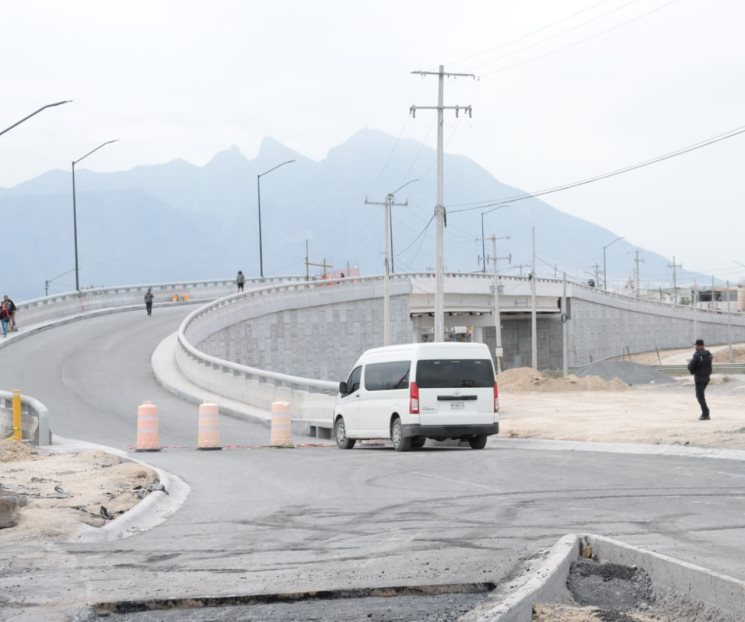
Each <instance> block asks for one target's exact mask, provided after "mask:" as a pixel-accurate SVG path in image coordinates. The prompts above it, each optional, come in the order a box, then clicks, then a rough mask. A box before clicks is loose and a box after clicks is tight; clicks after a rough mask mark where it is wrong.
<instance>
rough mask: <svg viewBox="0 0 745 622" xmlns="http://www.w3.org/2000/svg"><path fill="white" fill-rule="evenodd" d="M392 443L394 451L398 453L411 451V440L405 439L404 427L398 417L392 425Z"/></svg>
mask: <svg viewBox="0 0 745 622" xmlns="http://www.w3.org/2000/svg"><path fill="white" fill-rule="evenodd" d="M391 442H392V443H393V449H395V450H396V451H409V449H411V438H405V437H404V426H403V425H402V424H401V420H400V419H399V418H398V417H396V418H395V419H394V420H393V425H391Z"/></svg>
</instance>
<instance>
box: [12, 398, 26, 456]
mask: <svg viewBox="0 0 745 622" xmlns="http://www.w3.org/2000/svg"><path fill="white" fill-rule="evenodd" d="M12 439H13V440H14V441H18V442H19V443H20V442H21V440H22V439H23V427H22V420H21V390H20V389H13V436H12Z"/></svg>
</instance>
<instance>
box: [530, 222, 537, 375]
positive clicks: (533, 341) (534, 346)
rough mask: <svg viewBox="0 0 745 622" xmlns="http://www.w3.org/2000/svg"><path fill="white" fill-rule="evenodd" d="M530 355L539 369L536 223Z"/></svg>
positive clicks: (532, 270) (534, 366) (532, 364)
mask: <svg viewBox="0 0 745 622" xmlns="http://www.w3.org/2000/svg"><path fill="white" fill-rule="evenodd" d="M530 277H531V278H530V285H531V288H530V295H531V309H530V357H531V366H532V367H533V369H538V313H537V310H536V295H535V287H536V283H535V282H536V275H535V225H534V226H533V266H532V268H531V273H530Z"/></svg>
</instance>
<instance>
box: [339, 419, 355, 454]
mask: <svg viewBox="0 0 745 622" xmlns="http://www.w3.org/2000/svg"><path fill="white" fill-rule="evenodd" d="M334 438H335V439H336V446H337V447H338V448H339V449H352V447H354V441H355V439H353V438H347V426H346V425H344V417H338V418H337V419H336V421H335V422H334Z"/></svg>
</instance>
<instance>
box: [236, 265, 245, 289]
mask: <svg viewBox="0 0 745 622" xmlns="http://www.w3.org/2000/svg"><path fill="white" fill-rule="evenodd" d="M235 283H236V285H238V291H239V292H242V291H243V285H244V284H245V283H246V277H245V276H244V274H243V270H238V276H237V277H236V278H235Z"/></svg>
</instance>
